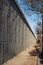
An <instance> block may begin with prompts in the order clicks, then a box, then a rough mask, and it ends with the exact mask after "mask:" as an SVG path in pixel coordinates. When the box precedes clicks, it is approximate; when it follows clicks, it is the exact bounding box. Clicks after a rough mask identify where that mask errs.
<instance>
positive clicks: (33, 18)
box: [17, 0, 42, 37]
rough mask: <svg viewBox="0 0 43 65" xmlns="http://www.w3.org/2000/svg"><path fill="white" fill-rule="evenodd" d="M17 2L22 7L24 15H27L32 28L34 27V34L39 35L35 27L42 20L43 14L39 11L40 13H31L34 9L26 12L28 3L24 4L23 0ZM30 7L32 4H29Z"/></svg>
mask: <svg viewBox="0 0 43 65" xmlns="http://www.w3.org/2000/svg"><path fill="white" fill-rule="evenodd" d="M17 2H18V4H19V7H20V8H21V10H22V12H23V14H24V16H25V17H26V20H27V22H28V24H29V26H30V28H31V29H32V31H33V33H34V35H35V36H36V37H37V35H36V31H35V28H36V26H37V23H40V22H42V18H41V15H42V14H41V13H40V12H39V14H37V13H34V14H32V15H30V13H32V12H33V11H32V10H30V9H29V10H28V11H25V12H24V9H26V8H27V6H26V5H23V0H17ZM40 7H41V6H40ZM29 8H30V5H29ZM26 12H27V13H26ZM27 14H29V15H27Z"/></svg>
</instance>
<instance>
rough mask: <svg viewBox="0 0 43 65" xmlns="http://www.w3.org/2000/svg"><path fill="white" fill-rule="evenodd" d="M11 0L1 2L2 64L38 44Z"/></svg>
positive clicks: (0, 46)
mask: <svg viewBox="0 0 43 65" xmlns="http://www.w3.org/2000/svg"><path fill="white" fill-rule="evenodd" d="M22 18H23V16H22V15H21V14H20V12H19V10H18V9H17V7H16V5H15V4H14V3H11V0H3V1H2V0H0V64H1V63H2V62H5V61H6V60H8V59H9V58H11V57H13V56H15V55H16V54H17V53H19V52H20V51H22V50H24V49H25V48H27V47H29V46H30V45H32V44H33V43H35V42H36V40H35V37H34V36H33V34H32V32H31V31H30V29H29V28H28V26H27V25H26V24H25V20H23V19H24V18H23V19H22Z"/></svg>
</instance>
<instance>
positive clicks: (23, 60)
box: [3, 45, 37, 65]
mask: <svg viewBox="0 0 43 65" xmlns="http://www.w3.org/2000/svg"><path fill="white" fill-rule="evenodd" d="M33 50H35V47H34V45H32V46H30V47H29V48H27V49H25V50H24V51H22V52H21V53H19V54H18V55H16V56H15V57H13V58H12V59H10V60H8V61H7V62H5V63H4V64H3V65H37V55H35V54H34V51H33ZM32 51H33V52H32ZM32 53H33V54H32Z"/></svg>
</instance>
